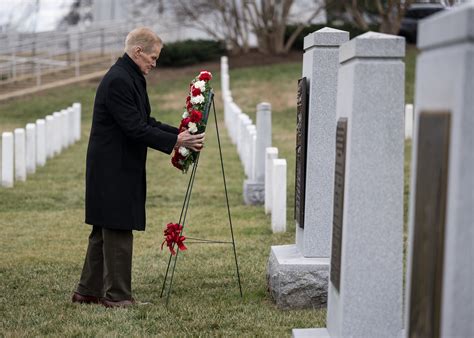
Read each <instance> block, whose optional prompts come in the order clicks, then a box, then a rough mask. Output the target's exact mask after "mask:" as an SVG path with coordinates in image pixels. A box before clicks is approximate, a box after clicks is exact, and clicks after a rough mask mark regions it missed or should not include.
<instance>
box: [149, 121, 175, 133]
mask: <svg viewBox="0 0 474 338" xmlns="http://www.w3.org/2000/svg"><path fill="white" fill-rule="evenodd" d="M148 122H149V123H150V124H151V125H152V126H153V127H156V128H160V129H161V130H163V131H166V132H168V133H173V134H175V135H178V133H179V129H178V128H176V127H173V126H170V125H168V124H166V123H162V122H160V121H157V120H155V119H154V118H153V117H150V118H149V119H148Z"/></svg>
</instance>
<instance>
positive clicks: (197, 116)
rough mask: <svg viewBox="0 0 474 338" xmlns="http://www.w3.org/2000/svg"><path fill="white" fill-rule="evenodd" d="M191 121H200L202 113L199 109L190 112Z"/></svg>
mask: <svg viewBox="0 0 474 338" xmlns="http://www.w3.org/2000/svg"><path fill="white" fill-rule="evenodd" d="M190 117H191V122H194V123H197V122H200V121H201V119H202V113H201V112H200V111H199V110H193V111H192V112H191V115H190Z"/></svg>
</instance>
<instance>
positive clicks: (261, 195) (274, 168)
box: [221, 56, 287, 232]
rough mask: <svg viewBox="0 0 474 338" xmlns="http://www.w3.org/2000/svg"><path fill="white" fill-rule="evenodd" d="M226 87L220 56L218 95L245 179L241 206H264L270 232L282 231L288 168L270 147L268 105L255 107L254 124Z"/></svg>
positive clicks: (224, 65) (226, 75) (225, 64)
mask: <svg viewBox="0 0 474 338" xmlns="http://www.w3.org/2000/svg"><path fill="white" fill-rule="evenodd" d="M229 83H230V77H229V63H228V58H227V57H226V56H223V57H222V58H221V92H222V101H223V102H224V121H225V125H226V128H227V130H228V132H229V136H230V139H231V141H232V143H233V144H235V145H236V148H237V153H238V155H239V158H240V160H241V162H242V166H243V168H244V173H245V176H246V177H247V179H246V180H245V181H244V186H243V195H244V196H243V197H244V202H245V204H249V205H255V204H263V203H265V213H267V214H268V213H271V222H272V229H273V231H274V232H281V231H285V230H286V175H287V165H286V160H285V159H279V158H278V149H277V148H273V147H271V145H272V112H271V105H270V103H267V102H262V103H259V104H258V105H257V112H256V116H257V122H256V124H254V123H253V122H252V120H251V118H250V117H249V116H248V115H247V114H245V113H243V112H242V110H241V109H240V107H239V106H238V105H237V104H236V103H235V102H234V100H233V99H232V93H231V91H230V84H229ZM272 206H273V207H272Z"/></svg>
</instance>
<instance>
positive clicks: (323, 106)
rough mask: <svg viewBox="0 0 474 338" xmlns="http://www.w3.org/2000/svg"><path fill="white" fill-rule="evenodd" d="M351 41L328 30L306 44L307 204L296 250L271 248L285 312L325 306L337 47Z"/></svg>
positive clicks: (272, 282) (276, 292) (276, 293)
mask: <svg viewBox="0 0 474 338" xmlns="http://www.w3.org/2000/svg"><path fill="white" fill-rule="evenodd" d="M348 40H349V33H348V32H345V31H341V30H337V29H332V28H327V27H326V28H323V29H320V30H318V31H316V32H313V33H311V34H309V35H308V36H306V37H305V39H304V55H303V74H302V75H303V77H305V78H306V82H303V81H302V82H303V83H302V84H306V85H307V90H308V92H309V97H308V100H307V101H308V102H307V107H308V108H307V109H308V113H307V121H306V129H304V126H301V132H302V135H304V134H307V142H306V143H305V144H302V145H301V146H306V149H307V150H306V154H307V155H306V165H305V160H304V159H305V156H304V155H303V156H301V157H302V158H301V159H302V161H301V162H299V163H298V165H299V166H301V167H303V168H305V169H306V175H305V176H304V175H302V177H300V179H301V180H302V181H301V182H302V183H301V185H302V186H303V188H302V189H301V190H300V191H299V195H298V197H299V200H300V201H302V202H303V203H304V204H303V205H304V207H301V209H302V210H303V213H304V215H303V220H304V222H303V224H298V223H297V224H296V244H294V245H280V246H272V248H271V253H270V259H269V265H268V274H267V276H268V283H269V289H270V290H271V294H272V296H273V298H274V300H275V302H276V304H277V305H278V306H279V307H281V308H318V307H325V306H326V303H327V288H328V274H329V256H330V245H329V244H330V240H331V237H330V235H331V227H332V208H333V190H334V158H335V143H336V141H335V135H336V97H337V82H338V80H337V76H338V69H339V46H340V45H341V44H342V43H344V42H346V41H348ZM295 82H296V81H295ZM301 96H302V97H301V99H302V100H301V102H302V103H303V102H304V101H305V97H304V95H301ZM302 106H303V105H302ZM302 115H304V112H302ZM302 142H303V141H302ZM303 176H304V177H303ZM304 181H306V184H305V185H304V183H303V182H304ZM295 195H296V194H295ZM297 218H298V217H297ZM301 226H304V228H302V227H301ZM290 262H291V263H290Z"/></svg>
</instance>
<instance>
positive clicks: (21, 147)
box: [1, 102, 81, 188]
mask: <svg viewBox="0 0 474 338" xmlns="http://www.w3.org/2000/svg"><path fill="white" fill-rule="evenodd" d="M80 138H81V104H80V103H77V102H76V103H74V104H73V105H72V106H71V107H68V108H66V109H62V110H61V111H59V112H55V113H53V114H51V115H47V116H46V117H45V118H44V119H38V120H36V122H35V123H28V124H27V125H26V127H25V128H17V129H15V130H14V132H13V133H12V132H4V133H2V157H1V158H2V162H1V163H2V166H1V169H2V182H1V183H2V187H5V188H12V187H13V186H14V181H26V177H27V175H30V174H34V173H35V172H36V167H37V166H39V167H42V166H44V165H45V164H46V161H47V160H48V159H51V158H53V157H54V156H56V155H59V154H60V153H61V152H62V151H63V150H64V149H66V148H67V147H69V146H70V145H72V144H73V143H75V142H77V141H79V140H80Z"/></svg>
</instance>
